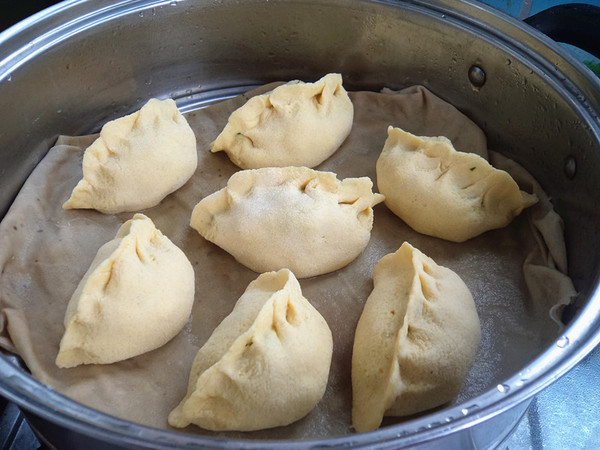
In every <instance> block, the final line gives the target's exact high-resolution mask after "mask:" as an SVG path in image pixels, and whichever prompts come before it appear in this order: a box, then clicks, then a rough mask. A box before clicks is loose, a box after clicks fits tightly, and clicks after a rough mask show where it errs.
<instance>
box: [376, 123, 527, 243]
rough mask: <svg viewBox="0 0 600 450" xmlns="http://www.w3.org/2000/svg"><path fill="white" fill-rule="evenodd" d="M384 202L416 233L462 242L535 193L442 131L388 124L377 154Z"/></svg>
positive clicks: (501, 220)
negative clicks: (417, 132) (421, 132)
mask: <svg viewBox="0 0 600 450" xmlns="http://www.w3.org/2000/svg"><path fill="white" fill-rule="evenodd" d="M377 187H378V188H379V191H380V192H381V193H382V194H383V195H385V204H386V205H387V206H388V207H389V208H390V209H391V210H392V211H393V212H394V214H396V215H397V216H398V217H400V218H401V219H402V220H403V221H405V222H406V223H407V224H408V225H409V226H410V227H412V228H413V229H414V230H416V231H418V232H419V233H423V234H427V235H429V236H435V237H438V238H442V239H447V240H449V241H454V242H463V241H466V240H467V239H470V238H472V237H475V236H477V235H479V234H481V233H483V232H485V231H488V230H492V229H495V228H502V227H504V226H506V225H508V224H509V223H510V222H511V221H512V220H513V219H514V218H515V217H516V216H517V215H519V214H520V213H521V211H522V210H523V209H524V208H527V207H529V206H531V205H533V204H535V203H536V202H537V197H536V196H535V195H532V194H528V193H527V192H524V191H521V190H519V186H518V185H517V183H515V181H514V180H513V179H512V178H511V176H510V175H509V174H508V173H507V172H504V171H502V170H497V169H495V168H493V167H492V166H491V165H490V164H489V163H488V162H487V161H486V160H485V159H483V158H482V157H480V156H478V155H475V154H473V153H464V152H459V151H456V150H455V149H454V147H453V146H452V143H451V142H450V141H449V140H448V139H446V138H445V137H418V136H414V135H412V134H410V133H407V132H406V131H403V130H401V129H400V128H393V127H389V128H388V138H387V140H386V142H385V145H384V147H383V151H382V153H381V155H380V157H379V159H378V160H377Z"/></svg>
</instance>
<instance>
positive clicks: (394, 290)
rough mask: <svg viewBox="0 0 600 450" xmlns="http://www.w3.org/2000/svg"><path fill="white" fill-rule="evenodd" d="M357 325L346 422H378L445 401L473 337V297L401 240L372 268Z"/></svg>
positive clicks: (367, 426)
mask: <svg viewBox="0 0 600 450" xmlns="http://www.w3.org/2000/svg"><path fill="white" fill-rule="evenodd" d="M373 278H374V289H373V292H372V293H371V295H370V296H369V298H368V299H367V302H366V303H365V307H364V310H363V313H362V315H361V317H360V319H359V321H358V325H357V327H356V334H355V338H354V349H353V353H352V395H353V398H352V405H353V407H352V422H353V427H354V428H355V429H356V431H359V432H363V431H370V430H374V429H376V428H378V427H379V425H380V424H381V420H382V418H383V416H384V415H390V416H404V415H410V414H415V413H418V412H422V411H425V410H427V409H430V408H434V407H436V406H440V405H442V404H444V403H446V402H448V401H450V400H452V399H453V398H454V397H455V396H456V395H457V394H458V392H459V389H460V387H461V385H462V383H463V381H464V379H465V377H466V375H467V372H468V370H469V369H470V367H471V364H472V361H473V358H474V356H475V353H476V351H477V348H478V346H479V341H480V328H479V319H478V316H477V312H476V310H475V304H474V302H473V297H472V296H471V293H470V292H469V289H468V288H467V286H466V285H465V283H464V282H463V281H462V280H461V279H460V277H459V276H458V275H457V274H456V273H454V272H453V271H452V270H450V269H448V268H445V267H442V266H439V265H437V264H436V263H435V261H433V260H432V259H431V258H429V257H427V256H426V255H424V254H423V253H421V252H420V251H419V250H417V249H415V248H414V247H412V246H411V245H410V244H408V243H407V242H405V243H404V244H402V246H401V247H400V249H399V250H398V251H396V252H395V253H391V254H389V255H386V256H384V257H383V258H382V259H381V260H380V261H379V262H378V263H377V265H376V266H375V269H374V275H373Z"/></svg>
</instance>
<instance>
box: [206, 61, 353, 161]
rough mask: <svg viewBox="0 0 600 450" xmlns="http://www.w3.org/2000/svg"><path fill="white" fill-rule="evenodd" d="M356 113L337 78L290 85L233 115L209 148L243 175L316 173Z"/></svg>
mask: <svg viewBox="0 0 600 450" xmlns="http://www.w3.org/2000/svg"><path fill="white" fill-rule="evenodd" d="M353 117H354V108H353V106H352V101H351V100H350V97H348V93H347V92H346V90H345V89H344V88H343V86H342V76H341V75H340V74H337V73H336V74H333V73H331V74H328V75H325V76H324V77H323V78H321V79H320V80H318V81H316V82H315V83H304V82H302V81H292V82H289V83H287V84H284V85H282V86H279V87H277V88H275V89H274V90H273V91H270V92H267V93H265V94H262V95H257V96H255V97H252V98H251V99H250V100H248V102H246V103H245V104H244V105H243V106H242V107H240V108H239V109H237V110H235V111H234V112H233V113H232V114H231V116H230V117H229V120H228V122H227V125H226V126H225V128H224V129H223V131H222V132H221V134H219V136H218V137H217V139H216V140H215V141H214V142H213V143H212V145H211V151H212V152H219V151H225V152H226V153H227V155H229V158H230V159H231V161H232V162H233V163H234V164H236V165H237V166H239V167H240V168H242V169H258V168H261V167H285V166H306V167H315V166H316V165H318V164H320V163H321V162H323V161H324V160H326V159H327V158H329V157H330V156H331V155H332V154H333V153H334V152H335V151H336V150H337V149H338V148H339V147H340V145H342V142H344V139H346V137H347V136H348V134H349V133H350V129H351V128H352V120H353Z"/></svg>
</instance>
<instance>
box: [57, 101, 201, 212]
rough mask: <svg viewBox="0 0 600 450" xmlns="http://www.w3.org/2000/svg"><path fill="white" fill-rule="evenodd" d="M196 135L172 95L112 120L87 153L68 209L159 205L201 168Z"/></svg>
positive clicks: (106, 209)
mask: <svg viewBox="0 0 600 450" xmlns="http://www.w3.org/2000/svg"><path fill="white" fill-rule="evenodd" d="M197 164H198V154H197V152H196V137H195V135H194V132H193V131H192V129H191V128H190V126H189V125H188V123H187V121H186V120H185V117H183V115H182V114H181V113H180V112H179V110H178V109H177V105H176V104H175V102H174V101H173V100H171V99H167V100H157V99H151V100H149V101H148V103H146V104H145V105H144V106H143V107H142V108H141V109H140V110H139V111H137V112H135V113H133V114H130V115H128V116H125V117H121V118H119V119H116V120H113V121H110V122H107V123H106V124H105V125H104V126H103V127H102V131H100V136H99V137H98V139H96V140H95V141H94V142H93V143H92V145H90V146H89V147H88V148H87V149H86V150H85V153H84V155H83V179H82V180H81V181H79V183H78V184H77V186H75V189H73V192H72V194H71V197H70V198H69V199H68V200H67V201H66V202H65V204H64V205H63V208H65V209H96V210H98V211H100V212H103V213H105V214H115V213H119V212H126V211H140V210H142V209H146V208H151V207H153V206H156V205H157V204H158V203H160V201H161V200H162V199H163V198H165V197H166V196H167V195H169V194H170V193H172V192H174V191H176V190H177V189H179V188H180V187H181V186H183V185H184V184H185V183H186V182H187V181H188V180H189V179H190V177H191V176H192V175H193V174H194V172H195V171H196V166H197Z"/></svg>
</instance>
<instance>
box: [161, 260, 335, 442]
mask: <svg viewBox="0 0 600 450" xmlns="http://www.w3.org/2000/svg"><path fill="white" fill-rule="evenodd" d="M332 349H333V342H332V336H331V331H330V330H329V327H328V325H327V323H326V322H325V319H323V317H322V316H321V315H320V314H319V312H318V311H317V310H316V309H315V308H314V307H313V306H312V305H311V304H310V303H309V302H308V301H307V300H306V299H305V298H304V297H303V296H302V292H301V291H300V285H299V284H298V280H296V278H295V277H294V274H293V273H292V272H290V271H289V270H287V269H282V270H280V271H278V272H270V273H264V274H262V275H260V276H259V277H258V278H257V279H256V280H254V281H253V282H252V283H250V285H249V286H248V288H247V289H246V291H245V292H244V294H243V295H242V296H241V297H240V299H239V300H238V301H237V303H236V305H235V307H234V309H233V311H232V312H231V313H230V314H229V316H227V317H226V318H225V319H224V320H223V321H222V322H221V324H220V325H219V326H218V327H217V328H216V329H215V331H214V332H213V334H212V335H211V336H210V338H209V339H208V341H207V342H206V343H205V344H204V345H203V346H202V348H200V350H199V351H198V354H197V355H196V358H195V359H194V363H193V365H192V370H191V374H190V380H189V385H188V392H187V395H186V396H185V398H184V399H183V400H182V401H181V403H180V404H179V406H177V407H176V408H175V409H174V410H173V411H172V412H171V414H170V415H169V424H170V425H171V426H174V427H178V428H183V427H186V426H188V425H189V424H190V423H193V424H196V425H198V426H199V427H202V428H205V429H208V430H214V431H218V430H239V431H252V430H259V429H263V428H271V427H277V426H283V425H288V424H290V423H292V422H295V421H296V420H299V419H301V418H302V417H304V416H305V415H307V414H308V413H309V412H310V411H311V410H312V409H313V408H314V407H315V406H316V405H317V403H318V402H319V401H320V400H321V398H322V397H323V394H324V393H325V387H326V385H327V378H328V376H329V367H330V364H331V356H332Z"/></svg>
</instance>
